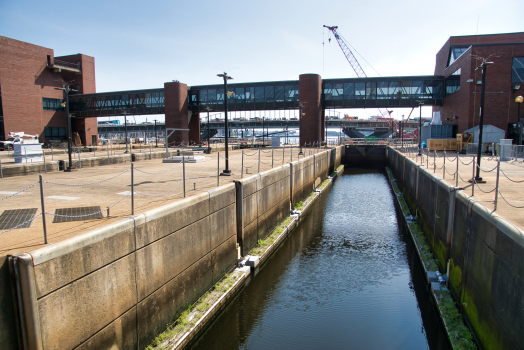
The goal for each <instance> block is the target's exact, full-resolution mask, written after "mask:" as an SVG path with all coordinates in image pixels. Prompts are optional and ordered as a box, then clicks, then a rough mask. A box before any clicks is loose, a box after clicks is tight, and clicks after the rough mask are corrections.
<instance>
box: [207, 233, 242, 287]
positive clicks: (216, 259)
mask: <svg viewBox="0 0 524 350" xmlns="http://www.w3.org/2000/svg"><path fill="white" fill-rule="evenodd" d="M236 246H237V239H236V235H234V236H231V237H229V238H228V239H227V240H226V241H224V242H223V243H222V244H220V245H219V246H217V247H216V248H215V249H214V250H213V251H212V252H211V261H212V264H213V265H212V268H213V284H215V283H217V282H218V281H220V279H221V278H222V277H223V276H224V274H225V273H226V272H227V271H229V270H230V269H231V268H233V266H234V264H235V262H236V259H237V248H236Z"/></svg>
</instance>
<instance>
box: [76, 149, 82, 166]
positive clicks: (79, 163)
mask: <svg viewBox="0 0 524 350" xmlns="http://www.w3.org/2000/svg"><path fill="white" fill-rule="evenodd" d="M76 151H77V152H78V167H79V168H80V169H82V160H81V159H80V148H77V149H76Z"/></svg>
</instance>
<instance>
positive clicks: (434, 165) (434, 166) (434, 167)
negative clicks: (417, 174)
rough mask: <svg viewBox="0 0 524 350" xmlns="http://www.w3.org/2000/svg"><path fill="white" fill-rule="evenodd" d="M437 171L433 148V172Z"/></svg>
mask: <svg viewBox="0 0 524 350" xmlns="http://www.w3.org/2000/svg"><path fill="white" fill-rule="evenodd" d="M436 172H437V150H436V149H434V150H433V174H435V173H436Z"/></svg>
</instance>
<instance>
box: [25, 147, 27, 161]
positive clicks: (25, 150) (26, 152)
mask: <svg viewBox="0 0 524 350" xmlns="http://www.w3.org/2000/svg"><path fill="white" fill-rule="evenodd" d="M24 156H25V163H26V164H27V150H26V149H25V148H24Z"/></svg>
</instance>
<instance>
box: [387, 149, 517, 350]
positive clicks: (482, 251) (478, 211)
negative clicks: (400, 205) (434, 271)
mask: <svg viewBox="0 0 524 350" xmlns="http://www.w3.org/2000/svg"><path fill="white" fill-rule="evenodd" d="M388 161H389V166H390V168H391V169H392V170H393V172H394V173H395V176H396V178H397V179H398V181H399V182H400V183H401V184H402V185H403V187H404V191H405V192H404V194H405V195H407V198H408V200H409V201H410V202H411V205H412V207H415V208H416V209H417V221H418V222H419V223H421V224H422V226H423V229H424V233H425V234H426V236H427V238H428V241H429V243H430V244H431V245H432V247H433V251H434V253H435V255H436V256H437V259H438V262H439V265H440V269H441V271H443V272H445V271H446V269H447V264H448V262H449V266H450V267H449V269H450V274H449V277H450V289H451V292H452V293H453V296H454V298H455V301H456V302H457V305H458V306H459V309H461V310H462V311H463V314H464V315H465V317H466V319H467V322H468V323H469V325H470V326H471V328H472V329H473V332H474V333H475V336H476V337H477V339H478V340H479V342H480V345H481V347H482V348H484V349H523V348H524V337H522V334H524V312H522V310H524V298H523V297H522V295H523V294H522V290H524V259H523V258H522V257H523V256H524V232H522V231H521V230H519V229H518V228H516V227H514V226H512V225H511V224H510V223H509V222H507V221H506V220H504V219H503V218H501V217H499V216H498V215H497V214H495V213H492V212H491V211H489V210H487V209H486V208H485V207H484V206H482V205H481V204H479V203H476V202H474V201H473V200H471V199H470V198H469V196H468V195H467V194H465V193H464V192H463V191H460V190H455V188H454V187H453V186H451V185H449V184H448V183H446V182H444V181H443V180H441V179H437V178H436V177H434V176H433V174H432V170H430V171H427V170H426V169H423V168H421V167H420V166H419V165H417V164H415V163H414V162H413V161H411V160H410V159H407V158H406V157H404V156H403V155H401V154H400V153H399V152H397V151H395V150H393V149H391V148H390V149H389V150H388Z"/></svg>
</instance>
